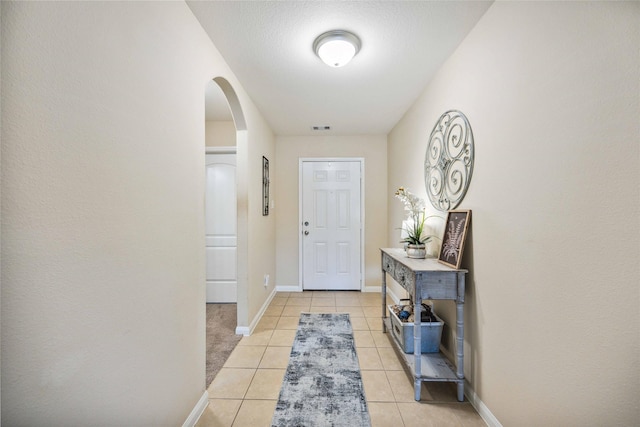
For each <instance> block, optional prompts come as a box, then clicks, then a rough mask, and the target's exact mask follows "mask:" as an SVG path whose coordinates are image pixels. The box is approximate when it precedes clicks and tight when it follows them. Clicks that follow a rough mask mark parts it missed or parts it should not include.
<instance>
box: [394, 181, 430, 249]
mask: <svg viewBox="0 0 640 427" xmlns="http://www.w3.org/2000/svg"><path fill="white" fill-rule="evenodd" d="M396 197H397V198H398V199H400V201H402V203H404V210H405V211H407V213H408V216H407V220H406V221H403V223H402V231H403V232H404V233H403V235H402V237H403V239H402V240H401V241H400V242H401V243H408V244H410V245H423V244H425V243H426V242H428V241H429V240H431V236H425V237H423V236H422V233H423V231H424V222H425V220H426V217H425V203H424V200H423V199H421V198H420V197H418V196H416V195H415V194H412V193H411V192H410V191H409V190H406V189H404V188H403V187H400V188H398V191H396Z"/></svg>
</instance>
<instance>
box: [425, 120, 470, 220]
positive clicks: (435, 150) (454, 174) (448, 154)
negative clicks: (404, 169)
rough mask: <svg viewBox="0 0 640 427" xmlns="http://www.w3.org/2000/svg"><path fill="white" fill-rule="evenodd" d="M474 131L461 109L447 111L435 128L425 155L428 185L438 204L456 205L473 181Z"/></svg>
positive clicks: (442, 206)
mask: <svg viewBox="0 0 640 427" xmlns="http://www.w3.org/2000/svg"><path fill="white" fill-rule="evenodd" d="M472 173H473V133H472V132H471V125H470V124H469V121H468V120H467V118H466V117H465V115H464V114H462V113H461V112H460V111H456V110H450V111H447V112H446V113H444V114H443V115H442V116H440V118H439V119H438V121H437V122H436V125H435V126H434V127H433V130H432V131H431V136H430V137H429V145H428V146H427V152H426V154H425V159H424V185H425V187H426V190H427V195H428V196H429V200H430V201H431V204H432V205H433V207H434V208H436V209H438V210H440V211H448V210H450V209H455V208H456V206H458V205H459V204H460V202H461V201H462V199H463V198H464V196H465V194H466V193H467V189H468V188H469V182H471V175H472Z"/></svg>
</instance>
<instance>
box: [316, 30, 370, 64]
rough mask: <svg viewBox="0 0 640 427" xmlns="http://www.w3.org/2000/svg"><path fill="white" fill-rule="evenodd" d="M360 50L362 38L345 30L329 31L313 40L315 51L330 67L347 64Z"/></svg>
mask: <svg viewBox="0 0 640 427" xmlns="http://www.w3.org/2000/svg"><path fill="white" fill-rule="evenodd" d="M359 50H360V39H359V38H358V37H357V36H356V35H355V34H353V33H350V32H348V31H343V30H333V31H327V32H326V33H323V34H320V35H319V36H318V38H316V40H315V41H314V42H313V51H314V52H315V53H316V55H318V57H319V58H320V59H322V61H323V62H324V63H325V64H327V65H328V66H330V67H335V68H337V67H342V66H344V65H346V64H347V63H348V62H349V61H351V59H352V58H353V57H354V56H355V55H356V54H357V53H358V51H359Z"/></svg>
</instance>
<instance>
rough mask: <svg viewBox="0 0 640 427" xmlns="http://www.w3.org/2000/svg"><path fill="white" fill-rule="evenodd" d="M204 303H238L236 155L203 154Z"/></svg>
mask: <svg viewBox="0 0 640 427" xmlns="http://www.w3.org/2000/svg"><path fill="white" fill-rule="evenodd" d="M206 180H207V182H206V201H205V216H206V220H205V232H206V238H205V240H206V257H207V302H218V303H221V302H237V298H238V297H237V269H236V254H237V226H236V224H237V215H236V204H237V202H236V155H235V154H207V155H206Z"/></svg>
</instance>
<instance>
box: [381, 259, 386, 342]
mask: <svg viewBox="0 0 640 427" xmlns="http://www.w3.org/2000/svg"><path fill="white" fill-rule="evenodd" d="M386 318H387V273H386V272H385V271H384V270H382V332H383V333H385V332H387V325H386V324H385V322H384V320H385V319H386Z"/></svg>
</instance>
